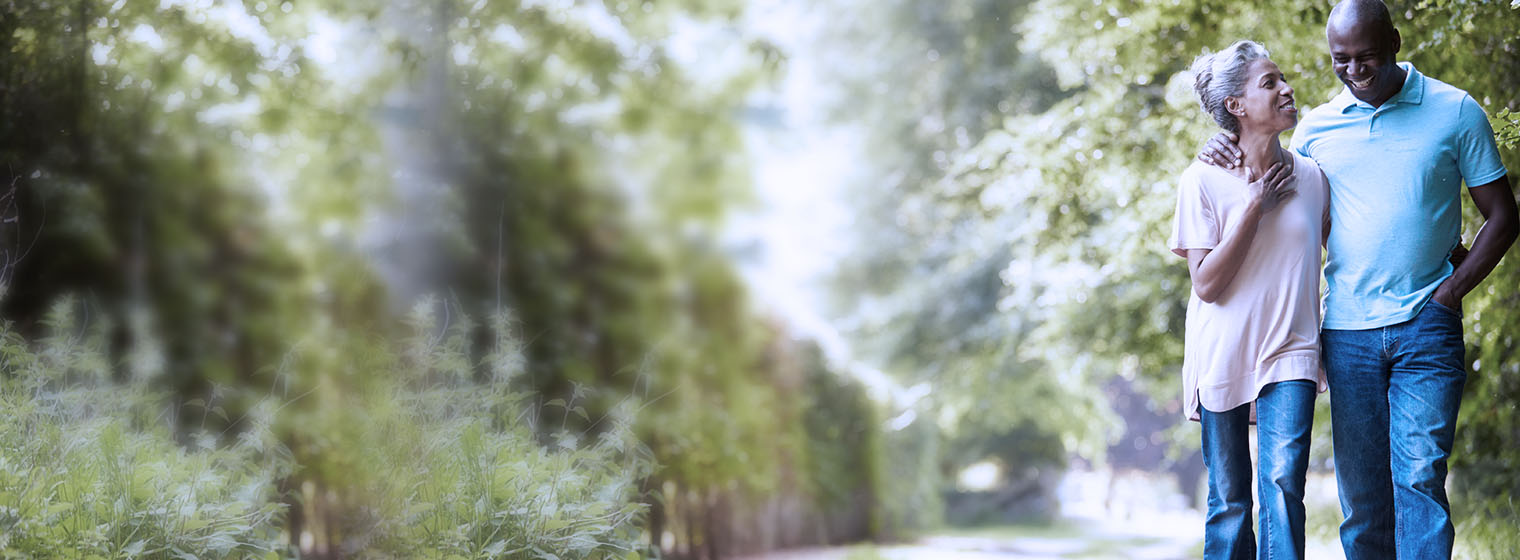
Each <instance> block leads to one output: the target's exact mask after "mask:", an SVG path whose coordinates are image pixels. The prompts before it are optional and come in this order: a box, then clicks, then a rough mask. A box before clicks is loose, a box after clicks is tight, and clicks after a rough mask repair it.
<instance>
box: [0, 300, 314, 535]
mask: <svg viewBox="0 0 1520 560" xmlns="http://www.w3.org/2000/svg"><path fill="white" fill-rule="evenodd" d="M74 310H75V304H74V303H73V302H72V301H70V300H64V301H62V302H60V303H58V304H57V305H55V306H54V307H53V310H52V314H51V315H50V320H49V328H50V330H51V331H52V333H53V334H52V335H51V336H50V337H48V338H47V339H45V340H43V341H42V342H41V344H39V345H38V348H37V350H36V351H34V350H33V348H31V347H29V345H28V344H27V342H26V341H25V340H23V339H22V338H21V337H20V336H18V335H17V334H16V333H15V331H14V330H13V329H12V325H11V324H10V323H5V324H4V325H0V410H4V411H5V413H4V414H0V557H3V558H55V557H57V556H58V555H59V554H60V553H64V552H72V553H73V556H74V557H78V558H258V557H269V558H277V557H280V556H281V555H282V554H281V553H282V551H283V550H284V549H285V545H284V544H283V542H282V538H281V531H280V520H281V519H280V516H281V513H282V506H281V505H280V504H279V503H278V502H277V501H275V500H273V497H274V495H275V488H276V481H277V480H279V479H280V478H281V477H283V476H284V475H285V474H286V473H287V472H288V470H289V468H290V463H289V461H288V455H286V454H285V452H284V450H283V448H281V447H280V446H279V445H278V444H277V443H275V442H274V440H273V438H272V437H270V435H269V434H270V431H269V421H270V419H271V418H272V416H273V414H274V413H275V411H276V408H275V406H273V404H272V403H269V402H265V403H261V404H260V405H259V406H256V407H254V409H253V411H252V412H251V413H250V414H249V416H248V417H247V418H245V419H244V422H243V424H244V425H245V428H244V430H243V431H242V432H240V435H239V436H238V437H237V438H236V441H235V442H231V443H230V444H228V445H220V444H219V441H218V440H219V439H220V438H219V434H210V433H197V432H192V433H189V434H187V438H186V439H188V440H189V445H186V446H182V445H180V444H178V443H177V442H176V441H175V437H174V431H173V427H174V425H175V423H176V420H175V419H174V414H173V412H174V410H173V409H165V408H164V407H162V406H161V405H160V404H159V403H162V402H163V399H162V398H161V396H160V395H156V394H154V393H153V392H152V391H150V389H149V386H150V379H137V380H133V381H131V382H129V383H126V384H118V383H114V382H112V381H111V380H110V375H109V368H108V367H107V360H105V359H104V357H103V356H104V355H105V354H104V352H103V350H102V349H103V344H102V342H103V339H104V337H103V336H102V333H103V332H104V331H105V329H104V328H97V329H94V330H92V331H88V332H89V334H87V335H80V334H76V330H78V329H80V327H79V325H77V324H76V323H77V322H76V321H75V320H74V318H73V312H74ZM147 373H148V374H149V375H153V374H154V372H151V371H149V372H147ZM202 406H204V405H202Z"/></svg>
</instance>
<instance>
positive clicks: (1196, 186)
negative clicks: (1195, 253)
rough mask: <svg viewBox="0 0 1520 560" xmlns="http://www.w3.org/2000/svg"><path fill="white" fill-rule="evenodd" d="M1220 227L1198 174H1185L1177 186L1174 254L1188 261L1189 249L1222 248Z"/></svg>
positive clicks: (1171, 241) (1173, 222)
mask: <svg viewBox="0 0 1520 560" xmlns="http://www.w3.org/2000/svg"><path fill="white" fill-rule="evenodd" d="M1219 237H1220V232H1219V224H1218V220H1216V219H1215V216H1214V208H1213V206H1212V205H1211V204H1210V203H1209V200H1208V197H1207V196H1206V193H1205V192H1204V189H1203V181H1202V180H1201V179H1200V178H1199V177H1198V174H1197V173H1194V172H1191V171H1189V172H1184V173H1183V174H1182V179H1181V180H1180V181H1178V185H1177V215H1176V217H1175V218H1174V220H1173V221H1172V237H1171V240H1170V242H1169V245H1171V249H1172V252H1173V253H1176V254H1177V256H1179V257H1184V258H1186V257H1187V250H1188V249H1213V248H1214V247H1216V246H1218V245H1219Z"/></svg>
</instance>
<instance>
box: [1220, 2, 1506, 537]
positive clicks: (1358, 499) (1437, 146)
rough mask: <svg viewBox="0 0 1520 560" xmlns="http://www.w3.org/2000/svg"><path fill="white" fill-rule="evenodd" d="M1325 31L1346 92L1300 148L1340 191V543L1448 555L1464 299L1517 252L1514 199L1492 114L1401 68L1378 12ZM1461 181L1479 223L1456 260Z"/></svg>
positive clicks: (1333, 237)
mask: <svg viewBox="0 0 1520 560" xmlns="http://www.w3.org/2000/svg"><path fill="white" fill-rule="evenodd" d="M1325 35H1326V38H1327V39H1328V40H1329V43H1330V56H1331V59H1332V61H1333V66H1334V69H1335V74H1336V76H1337V77H1339V78H1340V80H1341V82H1342V83H1344V84H1345V85H1346V89H1345V90H1343V91H1342V92H1341V93H1340V94H1339V95H1337V96H1336V97H1335V98H1334V99H1331V100H1330V101H1329V102H1328V103H1325V104H1324V105H1321V106H1319V107H1316V108H1315V109H1314V110H1313V111H1312V112H1310V113H1309V115H1308V116H1307V117H1305V118H1304V119H1303V122H1302V123H1301V124H1300V125H1299V127H1298V130H1297V132H1296V133H1295V134H1294V135H1293V140H1292V143H1291V146H1292V148H1293V149H1294V150H1296V151H1298V152H1299V153H1301V154H1303V155H1305V156H1308V157H1311V158H1313V159H1314V160H1315V162H1317V163H1318V164H1319V165H1320V167H1321V168H1322V169H1323V170H1324V172H1325V175H1326V176H1327V177H1328V178H1329V182H1330V198H1331V202H1330V233H1329V235H1328V239H1327V248H1328V251H1329V257H1328V259H1327V261H1326V264H1325V277H1326V279H1327V281H1328V284H1329V288H1328V290H1327V293H1326V295H1325V315H1324V323H1323V325H1322V332H1321V342H1322V348H1323V352H1324V356H1323V363H1324V365H1325V372H1326V375H1327V376H1328V377H1329V382H1330V406H1331V421H1332V429H1333V432H1334V442H1335V465H1336V478H1337V481H1338V482H1339V485H1340V497H1341V511H1342V513H1343V514H1344V515H1345V521H1344V522H1343V523H1341V544H1342V546H1343V547H1344V548H1345V551H1346V557H1347V558H1348V559H1351V560H1361V559H1383V558H1420V559H1428V558H1449V557H1450V556H1451V549H1452V541H1453V529H1452V524H1451V508H1450V505H1449V504H1448V502H1447V498H1446V491H1445V483H1446V461H1447V458H1448V457H1449V456H1450V455H1451V448H1452V440H1453V438H1454V435H1455V432H1456V425H1457V410H1458V408H1459V407H1460V405H1461V400H1462V385H1463V383H1464V382H1465V381H1466V377H1467V370H1466V363H1465V360H1464V357H1463V352H1464V346H1463V342H1462V316H1461V309H1462V298H1463V296H1466V295H1467V293H1468V292H1470V291H1472V289H1473V288H1475V287H1476V286H1477V285H1478V283H1479V282H1482V281H1483V279H1484V278H1485V277H1487V276H1488V273H1489V272H1490V271H1491V270H1493V268H1494V266H1495V265H1496V264H1498V262H1499V259H1500V258H1501V257H1502V256H1503V255H1504V253H1505V251H1506V250H1508V248H1509V246H1510V245H1511V244H1512V243H1513V242H1514V240H1515V236H1516V231H1517V229H1520V227H1517V218H1516V209H1515V198H1514V194H1513V193H1512V191H1511V189H1510V184H1509V180H1508V178H1507V177H1506V173H1507V171H1506V170H1505V168H1504V165H1503V163H1502V162H1500V161H1499V152H1498V149H1497V147H1496V146H1495V144H1494V135H1493V129H1492V128H1491V127H1490V126H1489V123H1488V118H1487V116H1486V115H1485V114H1484V112H1483V109H1482V108H1481V107H1479V106H1478V104H1477V102H1476V101H1474V100H1473V99H1472V97H1471V96H1469V95H1467V93H1466V92H1463V91H1462V90H1460V89H1457V88H1455V87H1452V86H1450V85H1447V84H1445V83H1443V82H1440V81H1437V80H1436V79H1434V78H1430V77H1427V76H1425V75H1423V74H1421V73H1420V72H1419V71H1418V70H1416V69H1415V68H1414V66H1413V65H1411V64H1409V63H1407V62H1405V63H1398V62H1397V61H1396V58H1395V57H1396V55H1397V54H1398V52H1399V48H1400V45H1401V39H1400V36H1399V32H1398V30H1397V29H1395V28H1394V26H1393V21H1392V19H1391V18H1390V17H1389V15H1388V8H1387V7H1386V6H1385V5H1383V3H1382V2H1380V1H1378V0H1344V1H1342V2H1341V3H1339V4H1337V5H1336V6H1335V8H1334V10H1332V11H1331V12H1330V21H1329V24H1328V25H1326V27H1325ZM1238 154H1239V149H1238V148H1237V147H1236V146H1235V145H1234V143H1233V138H1231V137H1229V136H1227V135H1221V136H1216V137H1215V139H1214V141H1213V142H1211V144H1210V147H1209V148H1207V149H1205V150H1204V153H1203V154H1200V156H1199V157H1200V158H1201V159H1203V160H1204V161H1207V162H1210V163H1214V164H1216V165H1222V166H1226V167H1230V166H1233V165H1236V164H1238V161H1236V160H1237V159H1238ZM1463 183H1466V184H1467V187H1468V188H1467V192H1468V194H1469V195H1471V197H1472V199H1473V203H1474V204H1475V205H1476V206H1477V208H1478V211H1479V212H1480V213H1481V214H1482V215H1483V218H1484V225H1483V227H1482V228H1481V229H1479V230H1478V234H1477V237H1476V238H1475V239H1474V240H1473V244H1472V249H1471V253H1470V254H1469V255H1468V256H1467V257H1466V258H1465V259H1459V260H1460V264H1458V265H1455V266H1454V265H1453V264H1452V263H1451V262H1449V258H1448V257H1449V256H1450V255H1451V253H1452V251H1453V250H1454V249H1459V248H1460V241H1461V240H1460V232H1461V214H1462V212H1461V211H1462V193H1461V186H1460V185H1461V184H1463ZM1505 289H1512V287H1508V286H1507V287H1505Z"/></svg>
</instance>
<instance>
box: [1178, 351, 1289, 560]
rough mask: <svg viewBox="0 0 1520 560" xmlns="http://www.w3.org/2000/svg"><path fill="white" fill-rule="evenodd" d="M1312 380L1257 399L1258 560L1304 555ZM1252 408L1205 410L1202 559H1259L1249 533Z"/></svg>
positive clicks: (1268, 390) (1276, 387)
mask: <svg viewBox="0 0 1520 560" xmlns="http://www.w3.org/2000/svg"><path fill="white" fill-rule="evenodd" d="M1315 389H1316V388H1315V386H1314V383H1313V382H1312V381H1283V382H1280V383H1273V384H1271V385H1267V386H1266V387H1265V388H1263V389H1262V390H1261V394H1260V395H1258V396H1257V397H1256V455H1257V462H1258V465H1257V467H1258V468H1257V476H1256V485H1257V489H1258V499H1259V500H1260V501H1261V542H1260V548H1261V558H1303V557H1304V475H1305V473H1307V472H1308V469H1309V429H1310V427H1311V426H1312V425H1313V424H1314V393H1315ZM1250 415H1251V405H1250V404H1249V403H1247V404H1244V405H1241V406H1238V407H1236V408H1235V409H1233V410H1230V411H1228V412H1210V411H1208V410H1207V409H1204V410H1202V412H1201V413H1200V416H1201V417H1202V418H1201V420H1202V421H1203V464H1204V465H1205V466H1206V467H1208V470H1209V511H1208V518H1207V520H1206V521H1205V522H1204V526H1203V527H1204V534H1203V557H1204V558H1207V559H1209V560H1214V559H1232V560H1233V559H1254V558H1256V557H1257V554H1256V551H1257V547H1258V543H1257V541H1256V537H1255V535H1253V534H1252V531H1251V448H1250V440H1249V439H1248V433H1249V428H1250V420H1251V417H1250Z"/></svg>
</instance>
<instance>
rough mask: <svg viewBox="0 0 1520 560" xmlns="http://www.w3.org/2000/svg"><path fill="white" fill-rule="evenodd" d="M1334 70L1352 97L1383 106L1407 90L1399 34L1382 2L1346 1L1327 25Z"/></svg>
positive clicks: (1371, 0) (1337, 8) (1332, 15)
mask: <svg viewBox="0 0 1520 560" xmlns="http://www.w3.org/2000/svg"><path fill="white" fill-rule="evenodd" d="M1325 39H1326V40H1327V42H1329V43H1330V62H1331V68H1332V69H1334V70H1335V75H1336V77H1338V78H1340V80H1341V82H1342V83H1344V84H1346V87H1347V88H1350V90H1351V93H1352V94H1353V95H1355V96H1356V97H1357V99H1361V100H1362V101H1365V102H1367V103H1370V104H1372V106H1374V107H1377V106H1381V105H1382V104H1383V102H1384V101H1387V100H1388V99H1390V98H1392V97H1393V95H1394V94H1396V93H1398V92H1399V90H1400V89H1402V88H1403V87H1404V79H1405V78H1406V77H1407V75H1406V74H1405V73H1404V70H1403V69H1401V68H1399V66H1398V58H1397V57H1398V53H1399V46H1400V45H1399V43H1400V40H1399V31H1398V30H1397V29H1394V27H1393V18H1392V17H1391V16H1389V15H1388V6H1384V5H1383V3H1382V2H1380V1H1379V0H1342V1H1341V3H1339V4H1336V5H1335V9H1334V10H1331V11H1330V23H1329V24H1326V25H1325Z"/></svg>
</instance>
